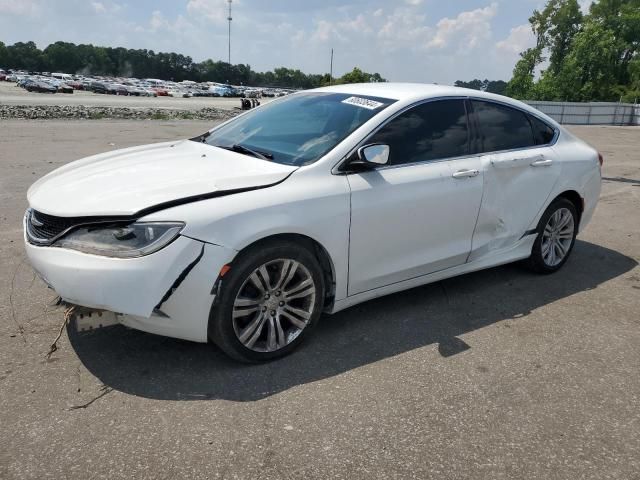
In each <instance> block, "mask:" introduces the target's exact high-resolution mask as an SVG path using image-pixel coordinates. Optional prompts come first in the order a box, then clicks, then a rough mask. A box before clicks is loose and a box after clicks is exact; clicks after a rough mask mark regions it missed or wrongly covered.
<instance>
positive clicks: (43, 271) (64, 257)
mask: <svg viewBox="0 0 640 480" xmlns="http://www.w3.org/2000/svg"><path fill="white" fill-rule="evenodd" d="M25 248H26V251H27V256H28V258H29V260H30V262H31V265H32V266H33V268H34V269H35V270H36V272H37V273H38V274H39V276H40V277H41V278H42V279H43V280H44V281H45V282H46V283H47V284H48V285H49V286H50V287H51V288H53V289H54V290H55V291H56V292H57V293H58V295H60V297H62V299H63V300H65V301H67V302H69V303H73V304H77V305H81V306H84V307H89V308H94V309H100V310H109V311H112V312H116V313H118V314H121V316H119V318H120V321H121V323H123V324H125V325H128V326H130V327H132V328H137V329H139V330H144V331H148V332H151V333H157V334H160V335H166V336H171V337H176V338H184V339H187V340H194V341H201V342H204V341H206V340H207V323H208V318H209V311H210V309H211V305H212V302H213V300H214V296H213V291H212V287H213V285H214V283H215V281H216V279H217V277H218V272H220V269H221V268H222V266H224V265H225V264H227V263H229V262H230V261H231V260H232V259H233V257H234V256H235V254H236V252H235V251H234V250H232V249H228V248H225V247H221V246H218V245H212V244H208V243H203V242H199V241H197V240H193V239H190V238H187V237H183V236H180V237H178V238H177V239H176V240H175V241H173V242H172V243H171V244H169V245H167V246H166V247H165V248H163V249H162V250H159V251H158V252H155V253H153V254H151V255H147V256H144V257H138V258H130V259H120V258H109V257H101V256H97V255H90V254H86V253H82V252H78V251H74V250H68V249H64V248H59V247H38V246H35V245H32V244H30V243H29V242H27V241H26V239H25ZM160 304H161V305H160ZM158 306H159V307H160V308H159V310H160V311H157V310H155V311H154V309H156V307H158Z"/></svg>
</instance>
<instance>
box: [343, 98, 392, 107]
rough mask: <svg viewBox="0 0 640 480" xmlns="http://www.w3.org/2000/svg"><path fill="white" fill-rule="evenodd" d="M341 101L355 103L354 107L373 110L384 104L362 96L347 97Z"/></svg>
mask: <svg viewBox="0 0 640 480" xmlns="http://www.w3.org/2000/svg"><path fill="white" fill-rule="evenodd" d="M342 103H348V104H349V105H355V106H356V107H362V108H366V109H367V110H375V109H376V108H380V107H381V106H383V105H384V103H380V102H376V101H374V100H369V99H368V98H362V97H349V98H345V99H344V100H342Z"/></svg>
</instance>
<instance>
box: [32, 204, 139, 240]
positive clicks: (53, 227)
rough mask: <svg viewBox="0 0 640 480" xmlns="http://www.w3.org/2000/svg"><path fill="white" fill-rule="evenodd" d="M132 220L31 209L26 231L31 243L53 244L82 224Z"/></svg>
mask: <svg viewBox="0 0 640 480" xmlns="http://www.w3.org/2000/svg"><path fill="white" fill-rule="evenodd" d="M127 220H128V221H131V220H130V219H125V218H123V217H56V216H53V215H48V214H46V213H42V212H38V211H37V210H33V209H29V210H27V215H26V221H25V225H26V233H27V239H28V240H29V242H30V243H33V244H35V245H51V244H52V243H53V242H55V241H56V240H57V239H58V238H60V237H61V236H63V235H64V234H65V233H67V232H69V231H71V230H72V229H74V228H76V227H79V226H81V225H94V224H105V223H106V224H110V223H114V222H118V223H119V222H123V221H127Z"/></svg>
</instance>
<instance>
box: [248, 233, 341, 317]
mask: <svg viewBox="0 0 640 480" xmlns="http://www.w3.org/2000/svg"><path fill="white" fill-rule="evenodd" d="M278 242H291V243H295V244H297V245H299V246H301V247H303V248H306V249H307V250H308V251H309V252H311V253H312V254H313V255H314V256H315V257H316V259H317V260H318V263H319V264H320V268H322V272H323V273H324V283H325V299H324V306H325V308H326V307H330V306H331V304H332V303H333V300H334V298H335V290H336V281H335V278H336V277H335V268H334V267H333V262H332V261H331V257H330V256H329V252H327V250H326V249H325V248H324V247H323V246H322V245H321V244H320V243H319V242H317V241H316V240H314V239H313V238H311V237H308V236H306V235H302V234H299V233H280V234H277V235H270V236H268V237H264V238H261V239H260V240H256V241H255V242H253V243H250V244H249V245H247V246H246V247H244V248H243V249H242V250H240V252H238V255H240V254H243V253H245V252H246V251H248V250H250V249H251V250H253V249H258V248H261V247H263V246H264V245H265V244H269V243H278Z"/></svg>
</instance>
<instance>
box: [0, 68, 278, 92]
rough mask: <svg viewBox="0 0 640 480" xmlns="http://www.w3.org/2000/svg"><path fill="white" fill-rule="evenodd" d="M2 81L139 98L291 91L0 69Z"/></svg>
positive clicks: (27, 86)
mask: <svg viewBox="0 0 640 480" xmlns="http://www.w3.org/2000/svg"><path fill="white" fill-rule="evenodd" d="M0 80H4V81H7V82H13V83H15V84H16V85H17V86H19V87H22V88H24V89H25V90H27V91H29V92H39V93H73V92H74V91H75V90H85V91H90V92H93V93H97V94H105V95H126V96H129V95H131V96H137V97H162V96H166V97H180V98H190V97H241V98H245V97H246V98H260V97H281V96H284V95H286V94H288V93H290V90H285V89H273V88H253V87H245V86H232V85H227V84H221V83H216V82H201V83H197V82H192V81H189V80H185V81H183V82H171V81H166V80H159V79H154V78H147V79H138V78H125V77H104V76H85V75H71V74H66V73H49V72H23V71H11V70H7V71H5V70H3V69H0Z"/></svg>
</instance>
